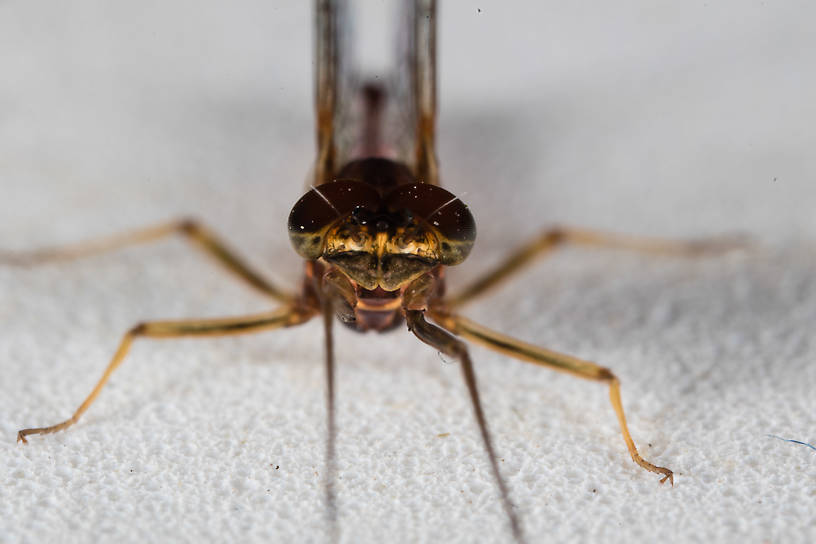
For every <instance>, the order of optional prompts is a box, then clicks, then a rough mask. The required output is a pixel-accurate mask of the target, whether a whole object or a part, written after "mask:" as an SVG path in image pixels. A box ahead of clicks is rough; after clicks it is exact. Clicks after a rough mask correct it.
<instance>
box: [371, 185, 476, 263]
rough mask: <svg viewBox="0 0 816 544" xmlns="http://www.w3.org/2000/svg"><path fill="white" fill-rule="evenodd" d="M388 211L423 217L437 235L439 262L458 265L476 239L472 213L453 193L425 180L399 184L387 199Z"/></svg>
mask: <svg viewBox="0 0 816 544" xmlns="http://www.w3.org/2000/svg"><path fill="white" fill-rule="evenodd" d="M386 206H387V208H388V210H389V211H391V212H400V211H402V212H403V213H405V210H407V212H408V213H411V214H413V215H414V216H416V217H420V218H422V219H424V220H425V221H426V222H427V223H428V225H430V226H431V227H433V229H434V231H435V232H436V233H437V235H438V237H439V243H440V262H441V263H442V264H445V265H449V266H450V265H454V264H459V263H461V262H462V261H464V260H465V258H466V257H467V256H468V254H469V253H470V250H471V249H472V248H473V242H474V241H475V240H476V222H475V221H474V220H473V215H472V214H471V213H470V210H469V209H468V207H467V206H466V205H465V203H464V202H462V201H461V200H459V198H458V197H456V195H454V194H453V193H451V192H450V191H447V190H445V189H443V188H442V187H438V186H436V185H428V184H425V183H412V184H408V185H401V186H399V187H397V188H396V189H394V191H393V192H391V193H390V194H389V195H388V197H387V198H386Z"/></svg>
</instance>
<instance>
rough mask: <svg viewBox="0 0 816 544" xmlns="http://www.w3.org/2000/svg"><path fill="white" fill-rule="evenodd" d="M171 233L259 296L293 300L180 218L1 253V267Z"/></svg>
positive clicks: (61, 257)
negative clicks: (60, 244) (103, 235)
mask: <svg viewBox="0 0 816 544" xmlns="http://www.w3.org/2000/svg"><path fill="white" fill-rule="evenodd" d="M172 234H181V235H183V236H184V237H185V238H186V239H187V240H189V241H190V242H192V243H194V244H195V245H197V246H198V247H199V248H200V249H201V250H203V251H204V252H205V253H206V254H207V255H209V256H210V257H212V258H213V259H215V260H216V261H217V262H218V263H220V264H221V265H222V266H223V267H224V268H225V269H226V270H227V271H228V272H230V273H231V274H233V275H234V276H237V277H238V278H240V279H241V280H243V281H244V282H245V283H246V284H248V285H249V286H250V287H253V288H254V289H255V290H257V291H259V292H261V293H262V294H264V295H266V296H269V297H271V298H273V299H275V300H278V301H281V302H287V303H288V302H290V301H291V300H292V297H291V296H290V295H288V294H286V293H284V292H283V291H281V290H280V289H278V288H277V287H275V286H274V285H272V284H271V283H269V282H268V281H267V280H265V279H264V278H263V277H261V276H260V275H259V274H258V273H257V272H255V271H254V270H252V269H251V268H250V267H249V265H247V264H246V263H245V262H244V261H243V260H242V259H240V258H239V257H238V256H237V255H236V254H235V252H234V251H232V250H231V249H229V248H228V247H227V246H226V245H225V244H224V243H223V242H222V241H221V240H219V239H218V237H217V236H216V235H215V234H214V233H213V232H212V231H210V230H209V229H207V227H205V226H204V225H202V224H200V223H198V222H197V221H194V220H191V219H182V220H180V221H173V222H170V223H165V224H163V225H156V226H154V227H148V228H145V229H140V230H135V231H131V232H125V233H122V234H116V235H114V236H109V237H107V238H100V239H97V240H89V241H86V242H80V243H78V244H73V245H68V246H64V247H59V248H49V249H41V250H34V251H22V252H4V251H0V264H6V265H15V266H30V265H37V264H43V263H48V262H54V261H66V260H71V259H78V258H80V257H88V256H91V255H96V254H98V253H103V252H105V251H111V250H114V249H119V248H123V247H126V246H131V245H136V244H143V243H146V242H153V241H156V240H159V239H160V238H164V237H166V236H170V235H172Z"/></svg>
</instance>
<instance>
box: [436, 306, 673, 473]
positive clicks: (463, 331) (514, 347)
mask: <svg viewBox="0 0 816 544" xmlns="http://www.w3.org/2000/svg"><path fill="white" fill-rule="evenodd" d="M431 317H432V318H433V319H434V321H437V322H439V323H440V324H441V325H442V326H443V327H445V328H446V329H448V330H449V331H451V332H453V333H454V334H457V335H460V336H462V337H464V338H467V339H468V340H472V341H473V342H476V343H477V344H481V345H483V346H485V347H487V348H490V349H492V350H495V351H498V352H500V353H504V354H505V355H509V356H510V357H513V358H516V359H519V360H522V361H525V362H528V363H533V364H536V365H539V366H543V367H547V368H552V369H553V370H558V371H560V372H566V373H568V374H572V375H573V376H578V377H579V378H584V379H587V380H597V381H600V382H605V383H607V384H608V385H609V400H610V401H611V402H612V408H614V410H615V414H616V415H617V416H618V423H619V424H620V428H621V433H622V434H623V440H624V442H626V447H627V448H628V449H629V455H631V456H632V460H633V461H634V462H635V463H637V464H638V465H640V466H641V467H643V468H645V469H646V470H648V471H650V472H655V473H657V474H663V478H662V479H661V480H660V483H661V484H662V483H663V482H665V481H666V480H669V482H671V484H672V485H674V476H673V473H672V471H671V470H669V469H667V468H665V467H659V466H657V465H653V464H652V463H650V462H648V461H646V460H645V459H643V457H641V456H640V454H639V453H638V451H637V447H636V446H635V441H634V440H632V435H630V434H629V427H628V426H627V424H626V416H625V415H624V413H623V405H622V404H621V397H620V382H619V381H618V378H617V377H616V376H615V375H614V374H612V372H611V371H610V370H609V369H607V368H604V367H602V366H599V365H596V364H595V363H591V362H589V361H584V360H582V359H578V358H577V357H573V356H571V355H565V354H563V353H558V352H555V351H551V350H548V349H545V348H542V347H539V346H534V345H532V344H527V343H526V342H522V341H521V340H517V339H515V338H511V337H509V336H506V335H504V334H501V333H498V332H495V331H492V330H490V329H488V328H487V327H483V326H481V325H479V324H478V323H474V322H473V321H471V320H470V319H467V318H466V317H462V316H460V315H453V314H448V313H443V312H431Z"/></svg>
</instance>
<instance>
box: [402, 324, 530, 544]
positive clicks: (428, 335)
mask: <svg viewBox="0 0 816 544" xmlns="http://www.w3.org/2000/svg"><path fill="white" fill-rule="evenodd" d="M405 314H406V320H407V322H408V328H409V329H410V330H411V332H413V333H414V335H416V337H417V338H419V339H420V340H422V341H423V342H425V343H426V344H428V345H429V346H431V347H433V348H436V349H438V350H439V351H440V352H442V353H444V354H446V355H449V356H451V357H456V358H457V359H458V360H459V363H460V364H461V366H462V374H463V375H464V378H465V384H466V385H467V388H468V393H469V394H470V401H471V403H472V404H473V411H474V413H475V415H476V422H477V423H478V424H479V431H480V432H481V434H482V441H483V442H484V445H485V449H486V450H487V455H488V457H489V458H490V466H491V468H492V469H493V475H494V476H495V478H496V483H497V485H498V487H499V493H500V494H501V501H502V505H503V506H504V510H505V512H506V513H507V517H508V518H509V520H510V528H511V529H512V531H513V536H514V537H515V539H516V541H517V542H524V537H523V534H522V532H521V526H520V525H519V522H518V519H517V518H516V515H515V513H514V512H513V508H512V506H511V505H510V497H509V494H508V492H507V486H506V485H505V483H504V480H503V479H502V477H501V473H500V472H499V464H498V462H497V461H496V453H495V452H494V451H493V442H492V440H491V438H490V432H489V431H488V429H487V421H486V420H485V416H484V412H483V411H482V403H481V401H480V400H479V389H478V387H477V384H476V373H475V372H474V370H473V363H472V361H471V360H470V355H469V354H468V350H467V347H466V346H465V344H464V342H462V341H461V340H458V339H457V338H455V337H454V336H452V335H451V334H449V333H448V332H446V331H445V330H443V329H441V328H440V327H437V326H436V325H432V324H431V323H428V322H427V321H425V317H424V312H422V311H420V310H406V312H405Z"/></svg>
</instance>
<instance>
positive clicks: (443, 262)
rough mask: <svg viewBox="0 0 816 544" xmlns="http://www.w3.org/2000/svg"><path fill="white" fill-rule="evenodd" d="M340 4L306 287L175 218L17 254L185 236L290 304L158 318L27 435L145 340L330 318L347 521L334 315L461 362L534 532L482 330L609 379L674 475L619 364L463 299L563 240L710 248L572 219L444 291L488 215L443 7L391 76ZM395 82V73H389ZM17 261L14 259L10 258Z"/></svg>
mask: <svg viewBox="0 0 816 544" xmlns="http://www.w3.org/2000/svg"><path fill="white" fill-rule="evenodd" d="M345 17H347V14H346V13H345V12H344V11H343V9H342V7H341V5H340V4H339V3H338V4H335V3H333V2H328V1H323V2H319V3H318V4H317V16H316V31H317V47H316V67H317V77H316V80H317V85H316V91H317V92H316V108H317V115H316V118H317V126H316V128H317V131H316V132H317V149H318V153H317V159H316V161H315V164H314V172H313V176H312V178H311V180H310V183H309V186H310V189H308V191H307V192H306V193H305V195H304V196H303V197H302V198H301V199H300V200H299V201H298V202H297V203H296V204H295V205H294V207H293V209H292V212H291V215H290V216H289V220H288V228H289V233H290V238H291V240H292V243H293V245H294V247H295V249H296V251H297V252H298V253H299V254H300V255H301V256H303V257H304V258H305V259H306V265H305V274H304V281H303V285H302V288H301V289H300V291H299V292H297V293H294V294H290V293H287V292H286V291H284V290H282V289H280V288H278V287H277V286H275V285H273V284H272V283H270V282H269V281H267V280H266V279H265V278H264V277H263V276H262V275H261V274H259V273H258V272H256V271H255V270H252V269H251V268H250V267H249V266H247V265H246V264H245V263H244V262H243V260H242V259H241V258H240V257H238V256H237V255H236V254H235V253H234V252H233V251H232V250H231V249H229V248H228V246H227V245H226V244H224V242H222V241H221V240H220V238H219V237H218V236H216V235H215V234H214V233H213V232H212V231H210V229H208V228H207V227H206V226H204V225H202V224H200V223H197V222H194V221H176V222H171V223H168V224H166V225H159V226H157V227H153V228H149V229H144V230H141V231H138V232H134V233H127V234H124V235H121V236H116V237H113V238H108V239H105V240H101V241H96V242H91V243H86V244H81V245H78V246H73V247H67V248H63V249H58V250H45V251H41V252H32V253H29V254H25V255H18V256H16V258H17V260H18V261H22V262H26V261H27V262H37V261H47V260H54V259H59V258H76V257H81V256H86V255H90V254H93V253H98V252H100V251H104V250H109V249H114V248H117V247H122V246H124V245H129V244H134V243H142V242H147V241H152V240H156V239H159V238H161V237H164V236H169V235H173V234H180V235H182V236H184V237H186V239H188V240H189V241H190V242H191V243H192V244H194V245H196V246H197V247H199V248H200V249H202V250H203V251H204V252H206V253H207V254H209V255H210V256H212V257H213V258H214V259H215V260H216V261H217V262H219V263H220V264H221V265H223V266H224V267H225V268H226V269H227V270H228V271H230V272H231V273H232V274H233V275H234V276H235V277H237V278H239V279H241V280H243V281H244V282H245V283H247V284H248V285H250V286H251V287H253V288H254V289H256V290H257V291H259V292H260V293H261V294H264V295H266V296H268V297H269V298H272V299H273V300H275V301H277V302H278V303H279V309H277V310H274V311H270V312H266V313H261V314H257V315H251V316H242V317H230V318H222V319H205V320H196V319H193V320H183V321H150V322H144V323H141V324H138V325H136V326H134V327H133V328H131V329H130V330H129V331H127V332H126V333H125V335H124V337H123V339H122V341H121V343H120V345H119V347H118V349H117V350H116V352H115V354H114V356H113V358H112V360H111V361H110V363H109V364H108V366H107V368H106V369H105V371H104V373H103V375H102V377H101V378H100V380H99V382H98V383H97V385H96V386H95V387H94V389H93V390H92V391H91V393H90V394H89V395H88V397H87V398H86V399H85V400H84V402H82V404H81V405H80V406H79V408H78V409H77V410H76V411H75V412H74V414H72V416H71V417H70V418H69V419H67V420H65V421H63V422H61V423H57V424H55V425H50V426H45V427H37V428H27V429H23V430H21V431H19V433H18V440H19V441H22V442H27V437H29V436H31V435H34V434H46V433H51V432H55V431H59V430H63V429H66V428H67V427H69V426H71V425H73V424H74V423H76V422H77V421H78V420H79V419H80V417H81V416H82V415H83V414H84V412H85V411H86V410H87V409H88V407H89V406H90V405H91V404H92V403H93V402H94V401H95V400H96V398H97V397H98V395H99V393H100V392H101V390H102V389H103V387H104V385H105V384H106V383H107V381H108V379H109V378H110V377H111V375H112V373H113V372H114V371H115V370H116V368H117V367H118V366H119V365H120V364H121V363H122V362H123V360H124V359H125V357H126V355H127V353H128V351H129V349H130V347H131V345H132V343H133V341H134V340H136V339H137V338H171V337H199V336H212V335H235V334H246V333H253V332H262V331H267V330H272V329H278V328H285V327H292V326H297V325H300V324H302V323H305V322H306V321H308V320H310V319H314V318H318V317H319V318H321V319H322V320H323V323H324V325H325V331H326V337H325V346H326V360H325V366H326V374H327V383H328V387H327V391H328V394H327V405H328V422H329V424H328V437H327V441H326V444H327V446H326V447H327V452H326V459H327V467H328V470H327V473H328V476H327V484H326V502H327V505H328V511H329V514H330V516H332V518H334V517H336V511H335V510H336V509H335V506H334V504H335V497H334V495H335V491H334V487H333V480H334V476H335V472H336V469H335V467H334V440H335V435H336V428H335V427H336V426H335V419H334V417H335V416H334V355H333V336H332V327H333V323H334V318H335V317H337V318H339V320H340V321H341V322H343V323H345V324H346V325H348V326H350V327H352V328H354V329H356V330H359V331H361V332H362V331H384V330H388V329H391V328H394V327H398V326H400V325H401V324H403V323H405V324H406V325H407V327H408V328H409V330H410V331H411V333H413V334H414V335H415V336H416V337H417V338H418V339H419V340H420V341H422V342H424V343H426V344H429V345H430V346H431V347H432V348H433V349H435V350H437V351H440V352H442V353H445V354H447V355H448V356H449V357H451V358H453V359H456V360H458V362H459V364H460V367H461V370H462V372H463V376H464V380H465V383H466V385H467V389H468V392H469V395H470V400H471V401H472V405H473V409H474V413H475V417H476V421H477V424H478V428H479V431H480V433H481V437H482V440H483V442H484V444H485V449H486V451H487V456H488V459H489V461H490V465H491V469H492V471H493V474H494V477H495V481H496V482H497V486H498V488H499V490H500V496H501V500H502V503H503V506H504V509H505V511H506V512H507V517H508V520H509V525H510V528H511V530H512V532H513V534H514V535H515V537H516V539H517V540H522V538H523V533H522V524H521V523H520V521H519V520H518V519H517V515H516V513H515V510H514V509H513V508H512V506H511V504H510V501H509V498H508V496H509V493H508V490H507V488H506V487H507V486H506V485H505V483H504V481H503V479H502V477H501V474H500V471H499V468H498V463H497V459H496V454H495V452H494V448H493V444H492V440H491V434H490V432H489V429H488V424H487V422H486V421H485V417H484V414H483V410H482V407H481V402H480V398H479V389H478V385H477V379H476V376H475V371H474V368H473V364H472V361H471V359H470V356H469V354H468V349H467V346H466V345H465V343H464V342H463V340H470V341H473V342H477V343H480V344H483V345H485V346H487V347H488V348H492V349H495V350H497V351H500V352H502V353H505V354H507V355H509V356H510V357H514V358H517V359H520V360H523V361H526V362H530V363H533V364H537V365H540V366H544V367H548V368H554V369H557V370H561V371H564V372H568V373H572V374H574V375H577V376H579V377H582V378H585V379H591V380H596V381H600V382H603V383H605V384H606V385H607V386H608V388H609V394H610V399H611V403H612V406H613V408H614V410H615V412H616V414H617V417H618V422H619V425H620V427H621V433H622V435H623V437H624V441H625V442H626V445H627V448H628V449H629V452H630V454H631V456H632V458H633V460H634V461H635V462H636V463H637V464H638V465H640V466H641V467H642V468H644V469H646V470H648V471H651V472H655V473H658V474H660V475H661V476H662V480H661V481H666V480H669V481H672V479H673V475H672V472H671V470H669V469H668V468H664V467H660V466H657V465H655V464H652V463H650V462H648V461H646V460H644V459H643V458H642V457H641V456H640V455H639V454H638V451H637V448H636V446H635V444H634V442H633V440H632V438H631V436H630V434H629V431H628V429H627V425H626V419H625V416H624V412H623V407H622V403H621V398H620V391H619V389H620V385H619V382H618V380H617V378H616V377H615V376H614V374H613V373H612V372H611V371H609V370H608V369H606V368H603V367H601V366H598V365H595V364H593V363H590V362H587V361H583V360H580V359H577V358H575V357H571V356H568V355H563V354H559V353H555V352H552V351H549V350H546V349H544V348H540V347H537V346H534V345H532V344H528V343H524V342H521V341H519V340H515V339H512V338H510V337H507V336H505V335H503V334H500V333H498V332H494V331H492V330H489V329H487V328H485V327H483V326H481V325H479V324H477V323H474V322H473V321H471V320H469V319H467V318H465V317H463V316H462V315H460V314H459V313H458V311H459V308H460V307H462V306H464V305H465V304H466V303H468V302H470V301H471V300H473V299H475V298H476V297H477V296H479V295H482V294H484V293H485V292H487V291H489V290H490V289H491V288H493V287H496V286H497V285H499V284H500V283H502V281H504V280H507V279H508V278H509V277H511V276H512V275H513V274H514V273H515V272H517V271H518V270H520V269H521V268H522V267H523V266H524V265H526V264H529V263H530V262H531V261H532V260H533V259H534V258H535V257H538V256H542V255H544V254H546V253H548V252H550V251H552V250H554V249H555V248H557V247H559V246H562V245H564V244H581V245H588V246H608V247H621V248H628V249H634V250H640V251H647V252H676V253H697V252H700V251H703V250H706V249H710V246H707V245H704V244H683V243H679V244H670V243H665V242H658V241H650V240H643V239H629V238H621V237H613V236H608V235H603V234H600V233H593V232H587V231H580V230H573V229H551V230H547V231H545V232H543V233H542V234H541V236H539V237H538V238H536V239H535V240H533V241H531V242H530V243H528V244H526V245H524V246H522V247H520V248H519V249H518V250H517V251H516V252H514V253H513V254H512V255H511V256H510V257H509V258H508V259H507V260H506V261H505V262H504V263H503V264H501V265H500V266H498V267H497V268H495V269H494V270H492V271H490V272H488V273H487V274H486V275H485V276H483V277H482V278H481V279H479V280H477V281H476V282H474V283H473V284H471V285H469V286H466V287H465V288H464V289H462V290H461V291H459V292H454V294H453V295H452V296H446V295H445V289H444V287H445V283H444V281H445V275H444V271H445V267H447V266H454V265H457V264H459V263H461V262H462V261H464V260H465V259H466V257H467V256H468V253H469V251H470V249H471V247H472V245H473V243H474V241H475V236H476V228H475V219H474V218H473V217H472V214H471V212H470V210H469V209H468V208H467V206H466V205H465V204H464V203H463V202H462V201H461V200H460V199H458V198H457V197H456V196H455V195H454V194H452V193H451V192H449V191H447V190H446V189H443V188H442V186H441V181H440V171H439V167H438V164H437V158H436V152H435V148H436V142H435V124H436V109H437V108H436V83H435V81H436V80H435V78H436V66H435V43H436V42H435V23H436V18H435V4H434V2H432V1H418V2H416V3H414V4H412V5H411V6H410V7H409V8H408V12H407V13H406V14H405V16H404V18H403V20H404V22H405V28H404V30H405V33H404V37H405V40H404V44H403V50H402V56H403V59H405V60H406V62H402V63H399V64H398V66H399V67H400V68H397V69H395V74H394V75H393V78H390V79H388V81H389V82H390V83H389V84H388V85H385V84H382V83H378V84H376V85H372V84H370V83H369V82H368V81H367V80H365V79H364V78H360V77H358V74H357V72H356V71H355V68H356V67H355V65H354V59H353V57H352V56H351V54H350V50H349V45H348V44H347V43H346V41H345V40H347V39H349V37H348V36H346V35H345V34H344V32H346V29H347V28H348V25H347V24H346V21H345V19H344V18H345ZM383 80H385V78H383ZM7 260H8V261H10V260H11V257H10V256H7Z"/></svg>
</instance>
